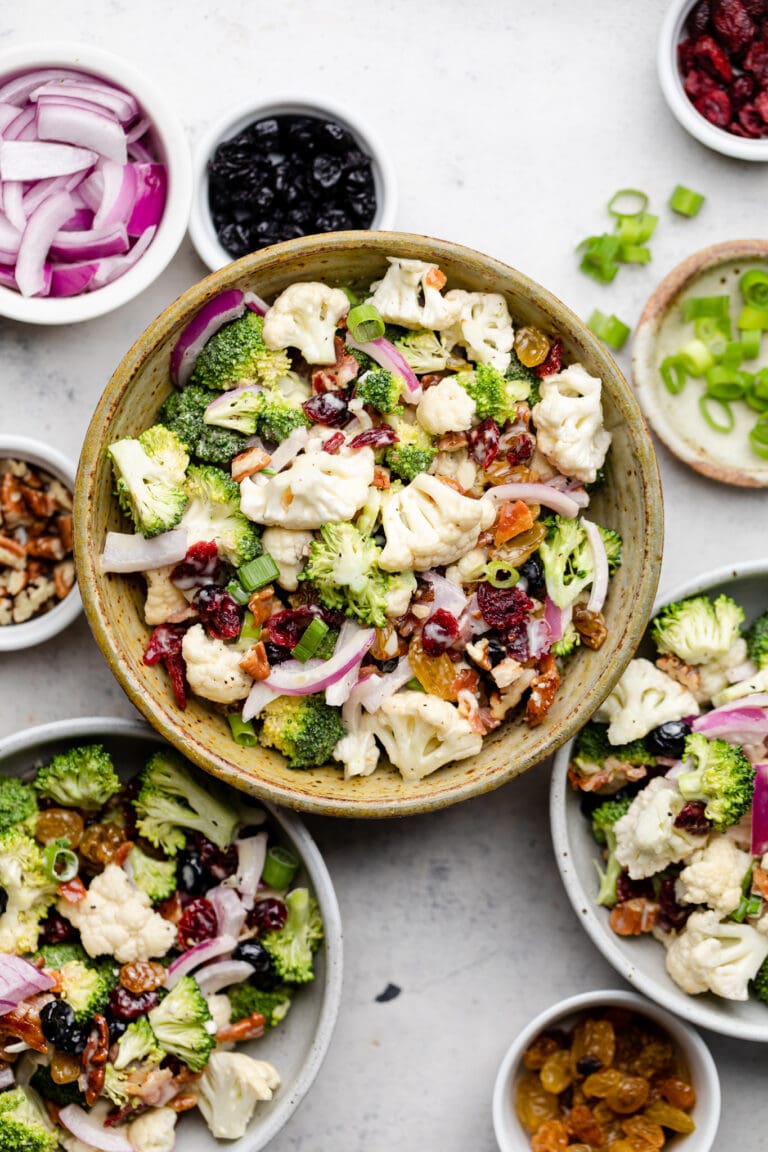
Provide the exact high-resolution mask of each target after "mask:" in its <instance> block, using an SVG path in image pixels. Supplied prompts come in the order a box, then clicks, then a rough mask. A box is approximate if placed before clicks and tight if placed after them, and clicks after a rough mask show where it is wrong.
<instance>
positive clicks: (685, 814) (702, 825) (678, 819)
mask: <svg viewBox="0 0 768 1152" xmlns="http://www.w3.org/2000/svg"><path fill="white" fill-rule="evenodd" d="M705 811H706V805H705V804H702V803H701V802H700V801H699V800H692V801H691V802H690V803H689V804H685V805H684V806H683V807H682V808H681V809H680V811H679V812H678V814H677V816H675V828H684V829H685V830H686V832H690V833H691V834H692V835H693V836H708V835H709V833H710V832H711V831H712V825H711V824H710V822H709V820H707V817H706V816H705V815H704V813H705Z"/></svg>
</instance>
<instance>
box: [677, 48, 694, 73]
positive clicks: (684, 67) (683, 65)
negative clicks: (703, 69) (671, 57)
mask: <svg viewBox="0 0 768 1152" xmlns="http://www.w3.org/2000/svg"><path fill="white" fill-rule="evenodd" d="M693 45H694V41H693V40H681V41H680V43H679V44H678V46H677V66H678V68H679V69H680V71H681V72H682V74H683V76H685V75H686V74H687V73H688V72H690V71H691V69H692V68H693V66H694V53H693Z"/></svg>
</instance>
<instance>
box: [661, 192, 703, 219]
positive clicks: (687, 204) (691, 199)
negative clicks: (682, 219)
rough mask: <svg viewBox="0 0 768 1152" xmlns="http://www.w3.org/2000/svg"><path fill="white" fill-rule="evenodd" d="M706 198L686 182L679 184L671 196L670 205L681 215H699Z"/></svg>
mask: <svg viewBox="0 0 768 1152" xmlns="http://www.w3.org/2000/svg"><path fill="white" fill-rule="evenodd" d="M704 199H705V197H704V196H702V195H701V193H700V192H693V191H692V190H691V189H690V188H686V187H685V185H684V184H678V185H677V187H676V188H675V190H674V191H673V193H672V195H671V196H670V198H669V206H670V208H671V209H672V211H673V212H677V213H678V214H679V215H680V216H698V214H699V212H700V211H701V207H702V205H703V203H704Z"/></svg>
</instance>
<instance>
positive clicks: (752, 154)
mask: <svg viewBox="0 0 768 1152" xmlns="http://www.w3.org/2000/svg"><path fill="white" fill-rule="evenodd" d="M696 3H698V0H672V2H671V3H670V5H669V7H668V8H667V11H666V14H665V16H664V20H663V21H662V25H661V31H660V33H659V43H658V49H657V53H656V66H657V71H658V75H659V83H660V84H661V90H662V92H663V93H664V98H665V99H666V101H667V104H668V105H669V109H670V111H671V112H672V114H673V116H674V117H675V119H676V120H677V121H678V123H679V124H680V125H681V126H682V127H683V128H685V130H686V132H689V133H690V134H691V136H693V137H695V139H696V140H698V141H699V143H700V144H705V145H706V146H707V148H712V149H713V150H714V151H715V152H720V153H721V154H722V155H724V156H731V157H733V158H734V159H736V160H751V161H757V162H760V161H763V160H768V138H766V139H761V140H751V139H747V138H745V137H743V136H734V135H733V134H732V133H731V132H726V130H725V129H724V128H717V127H716V126H715V125H714V124H710V122H709V121H708V120H707V119H705V117H704V116H702V115H701V113H699V112H697V111H696V109H695V108H694V106H693V104H691V102H690V100H689V99H688V97H687V95H686V93H685V89H684V88H683V80H682V77H681V75H680V69H679V67H678V62H677V46H678V44H679V42H680V39H681V35H682V31H683V24H684V23H685V19H686V17H687V15H688V13H689V11H690V9H691V8H693V6H694V4H696Z"/></svg>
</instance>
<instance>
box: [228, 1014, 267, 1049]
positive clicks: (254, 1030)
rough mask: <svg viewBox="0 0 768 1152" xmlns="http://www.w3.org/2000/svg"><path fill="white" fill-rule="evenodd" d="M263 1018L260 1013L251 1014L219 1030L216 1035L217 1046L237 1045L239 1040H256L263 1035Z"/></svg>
mask: <svg viewBox="0 0 768 1152" xmlns="http://www.w3.org/2000/svg"><path fill="white" fill-rule="evenodd" d="M264 1023H265V1021H264V1017H263V1016H262V1015H261V1013H260V1012H253V1013H252V1014H251V1015H250V1016H245V1017H244V1018H243V1019H242V1020H238V1022H237V1023H236V1024H230V1025H228V1026H227V1027H226V1028H222V1029H220V1030H219V1031H218V1032H217V1033H216V1043H217V1044H229V1043H237V1042H238V1041H240V1040H256V1039H257V1038H258V1037H259V1036H263V1035H264Z"/></svg>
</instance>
